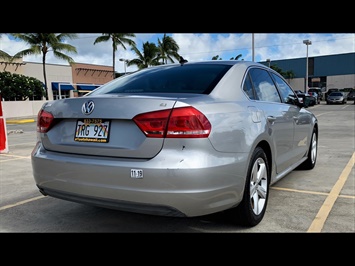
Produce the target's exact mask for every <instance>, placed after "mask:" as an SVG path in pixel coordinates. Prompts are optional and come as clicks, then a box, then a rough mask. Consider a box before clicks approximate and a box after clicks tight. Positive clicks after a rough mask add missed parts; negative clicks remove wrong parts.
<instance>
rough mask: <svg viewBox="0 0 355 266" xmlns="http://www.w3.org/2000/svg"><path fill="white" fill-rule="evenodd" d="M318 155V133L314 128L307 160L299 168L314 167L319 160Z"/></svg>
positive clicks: (307, 168) (308, 168)
mask: <svg viewBox="0 0 355 266" xmlns="http://www.w3.org/2000/svg"><path fill="white" fill-rule="evenodd" d="M317 155H318V134H317V131H316V129H313V133H312V139H311V142H310V144H309V149H308V154H307V160H305V161H304V162H303V163H302V164H301V165H299V166H298V167H297V169H299V170H311V169H313V168H314V166H315V165H316V162H317Z"/></svg>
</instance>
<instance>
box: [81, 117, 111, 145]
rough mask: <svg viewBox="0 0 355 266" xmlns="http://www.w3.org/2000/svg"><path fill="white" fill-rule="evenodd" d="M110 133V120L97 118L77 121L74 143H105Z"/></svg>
mask: <svg viewBox="0 0 355 266" xmlns="http://www.w3.org/2000/svg"><path fill="white" fill-rule="evenodd" d="M109 133H110V120H103V119H98V118H86V119H79V120H78V121H77V122H76V129H75V137H74V140H75V141H80V142H100V143H107V142H108V140H109V135H110V134H109Z"/></svg>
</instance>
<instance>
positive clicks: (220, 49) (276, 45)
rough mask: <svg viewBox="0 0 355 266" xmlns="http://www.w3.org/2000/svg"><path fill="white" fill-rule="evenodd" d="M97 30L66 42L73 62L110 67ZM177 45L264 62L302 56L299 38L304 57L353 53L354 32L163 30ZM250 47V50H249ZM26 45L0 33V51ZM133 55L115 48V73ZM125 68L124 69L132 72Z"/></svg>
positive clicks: (201, 55)
mask: <svg viewBox="0 0 355 266" xmlns="http://www.w3.org/2000/svg"><path fill="white" fill-rule="evenodd" d="M100 35H101V33H78V38H77V39H75V40H70V41H68V42H69V43H70V44H71V45H73V46H75V47H76V48H77V54H69V55H70V56H71V57H72V58H73V59H74V60H75V61H76V62H78V63H86V64H97V65H107V66H112V46H111V45H112V44H111V43H110V42H107V43H98V44H96V45H94V44H93V43H94V41H95V39H96V38H97V37H98V36H100ZM135 35H136V37H135V38H134V41H135V42H136V44H137V47H138V49H140V50H142V45H143V43H144V42H147V41H149V42H154V43H156V44H157V43H158V38H159V39H162V37H163V34H161V33H135ZM167 35H169V36H171V37H173V38H174V40H175V41H176V42H177V44H178V45H179V47H180V49H179V53H180V54H181V55H182V56H183V57H184V58H185V59H187V60H188V61H201V60H209V59H211V58H212V57H213V56H216V55H218V56H219V58H222V59H226V60H230V58H232V57H236V56H238V55H239V54H241V55H242V56H241V58H240V59H239V60H242V59H243V60H246V61H252V59H253V55H254V61H256V62H260V61H266V59H270V60H271V61H272V60H281V59H291V58H301V57H306V52H307V47H306V45H305V44H304V43H303V40H310V41H311V42H312V44H311V45H309V46H308V56H309V57H315V56H322V55H332V54H342V53H353V52H355V34H354V33H254V34H252V33H231V34H229V33H223V34H222V33H217V34H214V33H167ZM253 47H254V49H253ZM26 48H28V46H26V44H25V43H23V42H21V41H16V40H14V39H13V38H11V37H10V36H9V35H7V34H4V33H3V34H1V35H0V50H2V51H5V52H7V53H8V54H10V55H14V54H15V53H17V52H19V51H21V50H23V49H26ZM135 57H136V56H135V54H134V53H133V52H132V51H131V50H130V48H128V49H126V50H124V49H123V48H121V47H118V51H117V52H116V62H115V67H116V71H117V72H123V71H124V63H123V62H122V61H119V59H120V58H124V59H128V60H130V59H133V58H135ZM23 60H24V61H27V62H41V60H42V58H41V56H26V57H24V59H23ZM46 62H47V63H51V64H60V65H67V62H66V61H63V60H60V59H56V58H54V56H53V54H52V53H51V52H49V53H48V55H47V59H46ZM134 70H136V69H134V67H128V68H127V71H134Z"/></svg>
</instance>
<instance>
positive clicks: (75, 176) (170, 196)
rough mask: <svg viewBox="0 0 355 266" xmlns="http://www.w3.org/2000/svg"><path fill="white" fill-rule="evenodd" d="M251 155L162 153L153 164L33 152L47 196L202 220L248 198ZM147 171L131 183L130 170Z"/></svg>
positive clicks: (38, 180)
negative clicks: (247, 182)
mask: <svg viewBox="0 0 355 266" xmlns="http://www.w3.org/2000/svg"><path fill="white" fill-rule="evenodd" d="M247 157H248V155H247V154H244V153H241V154H239V153H238V154H232V153H226V154H225V153H223V154H221V153H216V151H212V150H211V151H208V152H206V153H203V152H199V153H198V154H196V152H193V151H190V152H188V153H186V152H185V153H181V154H180V153H178V152H177V151H175V150H174V151H169V150H162V152H161V153H159V155H157V156H156V157H154V158H153V159H149V160H137V159H117V158H108V157H106V158H102V157H95V156H86V157H85V156H84V157H83V156H80V157H79V156H77V155H68V154H63V153H56V152H49V151H46V150H44V149H43V147H42V146H41V144H40V143H38V144H37V146H36V147H35V149H34V150H33V152H32V155H31V159H32V169H33V176H34V179H35V182H36V184H37V186H38V188H39V189H40V191H41V192H42V193H43V194H44V195H49V196H53V197H57V198H61V199H64V200H69V201H74V202H79V203H84V204H92V205H97V206H101V207H107V208H112V209H118V210H123V211H132V212H137V213H145V214H153V215H165V216H180V217H183V216H187V217H192V216H201V215H207V214H211V213H215V212H219V211H223V210H226V209H229V208H231V207H233V206H236V205H237V204H238V203H239V202H240V201H241V200H242V196H243V190H244V186H245V174H246V173H245V172H244V171H245V170H244V169H247V167H246V166H245V164H247V161H248V160H247ZM132 169H136V170H137V169H138V170H142V172H143V177H142V178H132V177H131V170H132Z"/></svg>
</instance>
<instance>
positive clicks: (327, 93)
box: [325, 88, 339, 100]
mask: <svg viewBox="0 0 355 266" xmlns="http://www.w3.org/2000/svg"><path fill="white" fill-rule="evenodd" d="M335 91H339V89H338V88H331V89H328V90H327V92H326V93H325V100H327V98H328V96H329V94H331V93H332V92H335Z"/></svg>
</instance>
